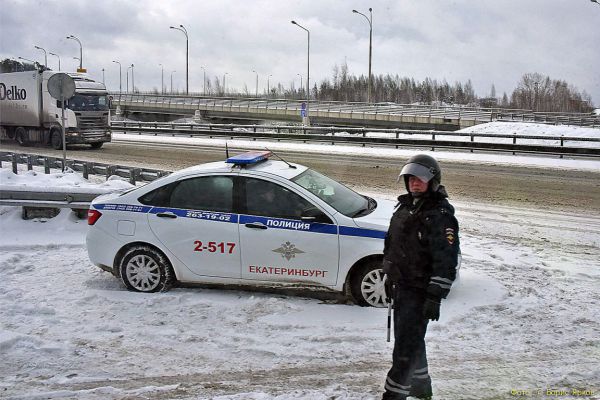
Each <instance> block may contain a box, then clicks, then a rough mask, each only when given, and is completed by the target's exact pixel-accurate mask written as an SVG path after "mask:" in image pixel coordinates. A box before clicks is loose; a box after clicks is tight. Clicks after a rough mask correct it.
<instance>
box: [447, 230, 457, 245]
mask: <svg viewBox="0 0 600 400" xmlns="http://www.w3.org/2000/svg"><path fill="white" fill-rule="evenodd" d="M454 236H455V233H454V229H452V228H446V240H447V241H448V243H449V244H451V245H452V244H454V239H455V237H454Z"/></svg>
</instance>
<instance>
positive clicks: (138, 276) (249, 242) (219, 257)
mask: <svg viewBox="0 0 600 400" xmlns="http://www.w3.org/2000/svg"><path fill="white" fill-rule="evenodd" d="M270 156H271V153H270V152H250V153H243V154H240V155H238V156H235V157H230V158H228V159H227V160H226V161H224V162H213V163H207V164H202V165H198V166H195V167H191V168H187V169H183V170H180V171H178V172H175V173H173V174H171V175H169V176H166V177H163V178H161V179H158V180H156V181H153V182H151V183H149V184H147V185H145V186H143V187H140V188H136V189H133V190H130V191H128V192H125V193H121V194H114V193H113V194H107V195H103V196H100V197H98V198H96V199H95V200H94V201H93V202H92V204H91V206H90V209H89V212H88V225H89V230H88V234H87V238H86V243H87V249H88V254H89V257H90V260H91V261H92V262H93V263H94V264H95V265H96V266H98V267H100V268H102V269H104V270H106V271H109V272H111V273H112V274H114V275H115V276H116V277H120V278H121V279H122V281H123V283H124V284H125V286H126V287H127V289H129V290H133V291H139V292H158V291H165V290H168V289H169V288H170V287H171V286H172V285H173V284H175V283H176V282H195V283H200V282H201V283H223V284H241V285H269V286H273V285H274V284H275V285H290V284H291V285H296V286H298V285H301V286H305V285H306V286H314V285H317V286H323V287H327V288H330V289H333V290H337V291H343V292H344V293H345V294H347V295H348V296H349V297H350V298H352V299H353V300H354V301H355V302H356V303H357V304H360V305H364V306H368V305H370V306H383V305H385V294H384V277H383V274H382V273H381V270H380V268H381V260H382V256H383V254H382V253H383V242H384V237H385V234H386V231H387V228H388V224H389V219H390V217H391V215H392V213H393V207H394V203H393V202H391V201H387V200H375V199H372V198H370V197H367V196H363V195H360V194H358V193H356V192H354V191H353V190H351V189H349V188H347V187H346V186H344V185H342V184H340V183H339V182H336V181H335V180H333V179H330V178H328V177H326V176H324V175H322V174H320V173H318V172H316V171H314V170H312V169H309V168H307V167H305V166H302V165H299V164H291V163H288V162H286V161H283V160H281V161H279V160H271V159H269V157H270Z"/></svg>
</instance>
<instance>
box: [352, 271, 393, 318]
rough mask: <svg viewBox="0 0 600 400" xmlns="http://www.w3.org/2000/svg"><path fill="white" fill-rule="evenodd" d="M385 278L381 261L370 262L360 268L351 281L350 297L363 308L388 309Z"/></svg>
mask: <svg viewBox="0 0 600 400" xmlns="http://www.w3.org/2000/svg"><path fill="white" fill-rule="evenodd" d="M385 278H386V277H385V275H384V273H383V271H382V270H381V260H373V261H369V262H367V263H365V264H364V265H362V266H361V267H359V269H358V270H356V271H355V272H354V274H353V275H352V277H351V278H350V281H349V289H350V295H351V296H352V298H353V300H354V302H355V303H356V304H358V305H359V306H363V307H368V306H371V307H387V301H385V300H386V299H385V288H384V284H385Z"/></svg>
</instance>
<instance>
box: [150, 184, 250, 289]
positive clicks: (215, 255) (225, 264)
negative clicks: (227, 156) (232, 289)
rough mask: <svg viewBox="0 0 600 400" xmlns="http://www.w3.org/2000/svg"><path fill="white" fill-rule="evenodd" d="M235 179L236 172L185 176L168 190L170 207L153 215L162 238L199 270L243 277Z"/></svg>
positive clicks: (205, 273)
mask: <svg viewBox="0 0 600 400" xmlns="http://www.w3.org/2000/svg"><path fill="white" fill-rule="evenodd" d="M234 180H235V176H233V175H216V176H200V177H194V178H188V179H184V180H180V181H178V182H175V183H174V184H171V186H172V187H169V188H167V189H166V191H167V193H166V194H164V196H166V197H167V198H168V201H166V204H167V206H166V207H154V208H152V210H150V212H149V214H148V221H149V225H150V228H151V229H152V231H153V232H154V234H155V235H156V237H157V238H158V240H159V241H160V242H161V243H162V244H163V245H164V246H165V247H166V248H167V249H168V250H169V251H170V252H171V253H173V254H174V255H175V257H177V258H178V259H179V260H180V261H181V262H182V263H183V264H185V265H186V266H187V267H188V268H189V269H190V270H191V271H192V272H194V273H195V274H198V275H202V276H212V277H223V278H237V279H239V278H240V274H241V273H240V246H239V232H238V215H237V214H235V213H233V186H234Z"/></svg>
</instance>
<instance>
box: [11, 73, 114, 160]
mask: <svg viewBox="0 0 600 400" xmlns="http://www.w3.org/2000/svg"><path fill="white" fill-rule="evenodd" d="M56 73H57V72H54V71H49V70H45V71H39V70H38V71H25V72H9V73H3V74H0V128H2V134H3V136H5V137H8V138H9V139H15V140H16V141H17V142H18V143H19V144H20V145H21V146H27V145H31V144H36V143H41V144H48V145H51V146H52V147H53V148H55V149H61V148H62V132H61V104H60V101H58V100H55V99H53V98H52V96H50V93H48V79H49V78H50V77H51V76H52V75H54V74H56ZM68 75H70V76H71V77H72V78H73V80H74V81H75V95H74V96H73V97H72V98H71V99H69V100H68V102H67V106H66V108H65V137H66V143H67V144H89V145H90V146H92V148H94V149H99V148H100V147H102V144H103V143H104V142H110V139H111V132H110V126H109V99H108V92H107V91H106V87H105V86H104V84H102V83H100V82H96V81H94V80H93V79H91V78H90V77H89V75H87V74H81V73H68Z"/></svg>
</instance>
